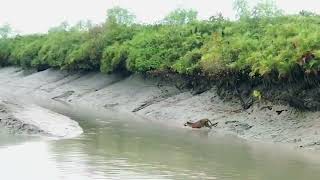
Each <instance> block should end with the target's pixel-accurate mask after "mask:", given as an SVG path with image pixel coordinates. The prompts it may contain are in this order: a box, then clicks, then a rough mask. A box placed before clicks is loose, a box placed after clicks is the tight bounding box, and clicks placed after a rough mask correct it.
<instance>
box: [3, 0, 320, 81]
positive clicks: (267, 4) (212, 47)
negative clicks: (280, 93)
mask: <svg viewBox="0 0 320 180" xmlns="http://www.w3.org/2000/svg"><path fill="white" fill-rule="evenodd" d="M234 10H235V11H236V14H237V18H236V19H233V20H230V19H228V18H225V17H223V16H222V15H221V14H217V15H215V16H212V17H210V18H209V19H207V20H199V19H198V18H197V12H196V11H194V10H186V9H177V10H175V11H173V12H171V13H170V14H168V15H167V16H166V17H165V18H164V19H163V20H162V21H159V22H157V23H154V24H141V23H140V24H139V23H137V22H136V20H135V15H134V14H132V13H131V12H129V11H128V10H126V9H122V8H120V7H115V8H113V9H110V10H108V11H107V16H106V21H105V23H103V24H99V25H93V24H92V23H90V22H87V21H81V22H79V23H78V24H76V25H74V26H69V25H68V24H67V23H62V24H61V25H60V26H58V27H54V28H51V29H50V30H49V31H48V33H46V34H33V35H23V36H20V35H10V31H11V30H10V26H8V25H5V26H3V27H1V28H0V37H1V39H0V66H8V65H17V66H22V67H23V68H36V69H38V70H39V71H41V70H45V69H47V68H58V69H62V70H70V71H101V72H104V73H112V72H115V71H126V72H141V73H145V72H153V71H156V72H170V73H177V74H183V75H189V76H194V75H197V76H198V75H201V76H207V77H219V78H221V77H225V76H226V75H228V74H245V75H246V76H248V77H250V78H270V77H272V78H274V79H295V78H296V77H295V76H296V75H297V73H298V74H300V75H301V74H303V75H304V76H317V74H318V73H319V72H320V16H319V15H317V14H315V13H312V12H307V11H301V12H300V13H299V14H294V15H287V14H284V13H283V12H282V11H281V10H280V9H278V8H277V7H276V6H275V4H274V2H273V1H270V0H264V1H260V2H259V3H258V4H256V5H255V6H254V7H250V6H249V5H248V3H247V2H246V1H245V0H236V1H235V2H234Z"/></svg>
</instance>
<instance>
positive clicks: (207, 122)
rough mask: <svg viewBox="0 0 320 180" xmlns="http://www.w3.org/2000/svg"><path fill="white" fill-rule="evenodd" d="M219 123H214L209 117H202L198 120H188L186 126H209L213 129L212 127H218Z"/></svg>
mask: <svg viewBox="0 0 320 180" xmlns="http://www.w3.org/2000/svg"><path fill="white" fill-rule="evenodd" d="M217 125H218V122H216V123H214V124H212V122H211V121H210V120H209V119H200V120H199V121H197V122H191V121H187V122H186V123H185V124H184V126H189V127H191V128H198V129H200V128H203V127H208V128H210V129H212V127H213V126H214V127H216V126H217Z"/></svg>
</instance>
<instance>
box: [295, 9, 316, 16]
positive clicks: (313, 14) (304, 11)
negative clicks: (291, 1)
mask: <svg viewBox="0 0 320 180" xmlns="http://www.w3.org/2000/svg"><path fill="white" fill-rule="evenodd" d="M299 15H301V16H318V14H316V13H314V12H311V11H307V10H302V11H300V12H299Z"/></svg>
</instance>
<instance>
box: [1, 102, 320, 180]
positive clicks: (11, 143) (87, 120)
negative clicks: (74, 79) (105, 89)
mask: <svg viewBox="0 0 320 180" xmlns="http://www.w3.org/2000/svg"><path fill="white" fill-rule="evenodd" d="M64 109H65V108H57V109H55V110H56V111H58V112H60V113H63V114H66V115H69V116H71V117H72V118H73V119H75V120H77V121H78V122H79V123H80V125H81V126H82V128H83V129H84V134H82V135H81V136H79V137H77V138H73V139H62V140H57V139H44V138H39V137H25V136H23V135H13V134H11V133H10V132H7V131H6V130H3V129H2V130H0V169H1V171H0V178H1V179H10V180H15V179H17V180H18V179H19V180H20V179H30V180H37V179H39V180H43V179H46V180H50V179H53V180H56V179H70V180H81V179H197V180H198V179H223V180H228V179H230V180H242V179H243V180H270V179H272V180H286V179H288V180H295V179H296V180H302V179H308V180H313V179H315V180H319V179H320V171H319V170H320V161H319V160H320V155H319V154H318V155H317V154H310V153H301V152H296V151H293V150H288V149H287V148H286V147H280V146H278V145H267V144H261V143H259V144H258V143H247V142H244V141H242V140H239V139H236V138H233V137H230V136H229V137H228V136H222V135H218V134H217V133H216V132H214V131H211V132H209V131H195V130H189V129H170V128H169V127H166V126H161V125H158V124H157V123H146V122H145V120H141V119H139V118H136V117H130V116H127V115H117V114H114V113H112V112H110V113H108V114H103V113H100V112H92V111H85V110H84V109H78V108H74V109H71V108H68V109H69V110H68V111H65V110H64Z"/></svg>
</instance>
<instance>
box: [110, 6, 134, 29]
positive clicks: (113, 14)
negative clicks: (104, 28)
mask: <svg viewBox="0 0 320 180" xmlns="http://www.w3.org/2000/svg"><path fill="white" fill-rule="evenodd" d="M135 19H136V16H135V15H134V14H133V13H131V12H130V11H128V10H127V9H123V8H121V7H114V8H112V9H109V10H108V11H107V22H108V23H112V24H122V25H132V24H133V23H134V22H135Z"/></svg>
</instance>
